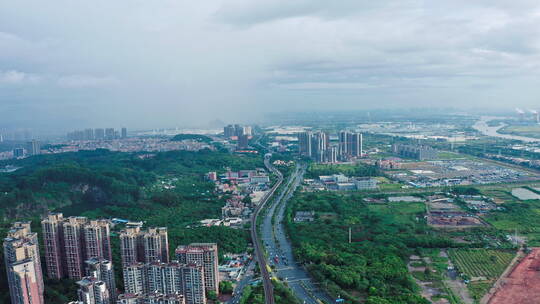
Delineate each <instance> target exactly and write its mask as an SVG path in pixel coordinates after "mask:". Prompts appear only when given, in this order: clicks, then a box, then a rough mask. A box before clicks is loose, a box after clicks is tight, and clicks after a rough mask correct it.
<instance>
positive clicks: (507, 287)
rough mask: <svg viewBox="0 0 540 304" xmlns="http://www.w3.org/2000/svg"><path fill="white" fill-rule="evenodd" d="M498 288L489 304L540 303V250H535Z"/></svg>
mask: <svg viewBox="0 0 540 304" xmlns="http://www.w3.org/2000/svg"><path fill="white" fill-rule="evenodd" d="M496 288H497V291H496V292H495V294H494V295H493V296H492V297H491V299H490V300H489V301H488V303H489V304H509V303H512V304H537V303H540V248H534V249H533V250H532V251H531V253H529V254H528V255H527V256H526V257H525V258H523V260H522V261H521V262H520V263H519V264H518V265H517V266H516V267H515V268H514V269H513V270H512V271H511V272H510V273H509V274H508V276H506V277H505V278H503V279H502V280H501V284H500V286H497V287H496Z"/></svg>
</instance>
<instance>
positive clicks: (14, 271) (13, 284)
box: [3, 222, 45, 304]
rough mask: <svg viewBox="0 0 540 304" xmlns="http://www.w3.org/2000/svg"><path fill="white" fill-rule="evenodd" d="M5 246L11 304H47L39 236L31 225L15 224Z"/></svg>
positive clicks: (26, 223)
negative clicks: (44, 294)
mask: <svg viewBox="0 0 540 304" xmlns="http://www.w3.org/2000/svg"><path fill="white" fill-rule="evenodd" d="M3 245H4V262H5V264H6V271H7V281H8V285H9V293H10V296H11V303H12V304H43V303H45V301H44V298H43V291H44V286H43V274H42V270H41V262H40V257H39V244H38V239H37V233H33V232H32V231H31V229H30V222H16V223H14V224H13V226H12V227H11V229H10V230H9V231H8V235H7V237H6V238H5V239H4V244H3Z"/></svg>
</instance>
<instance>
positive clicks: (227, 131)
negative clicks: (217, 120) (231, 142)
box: [223, 125, 235, 138]
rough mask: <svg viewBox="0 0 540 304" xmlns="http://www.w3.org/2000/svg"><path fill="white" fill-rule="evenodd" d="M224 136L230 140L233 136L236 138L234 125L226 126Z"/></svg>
mask: <svg viewBox="0 0 540 304" xmlns="http://www.w3.org/2000/svg"><path fill="white" fill-rule="evenodd" d="M223 135H224V136H225V137H227V138H230V137H232V136H234V135H235V134H234V126H233V125H228V126H225V127H223Z"/></svg>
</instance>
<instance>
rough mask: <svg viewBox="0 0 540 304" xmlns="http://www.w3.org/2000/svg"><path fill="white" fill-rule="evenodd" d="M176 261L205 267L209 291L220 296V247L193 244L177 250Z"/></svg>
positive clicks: (207, 244) (205, 279)
mask: <svg viewBox="0 0 540 304" xmlns="http://www.w3.org/2000/svg"><path fill="white" fill-rule="evenodd" d="M175 253H176V259H177V260H178V261H179V262H180V263H183V264H196V265H202V266H203V267H204V281H205V287H206V290H207V291H214V292H215V293H216V294H219V270H218V247H217V244H215V243H192V244H189V245H188V246H178V247H177V248H176V251H175Z"/></svg>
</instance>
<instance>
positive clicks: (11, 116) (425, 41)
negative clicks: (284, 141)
mask: <svg viewBox="0 0 540 304" xmlns="http://www.w3.org/2000/svg"><path fill="white" fill-rule="evenodd" d="M539 66H540V3H538V1H525V0H521V1H519V0H518V1H512V2H511V3H509V2H507V1H475V2H474V3H470V1H463V0H458V1H438V2H433V3H430V2H422V1H379V2H376V3H361V2H358V1H352V0H343V1H339V2H332V3H330V2H327V1H320V0H313V1H305V0H299V1H292V2H291V1H281V0H279V1H277V0H276V1H268V0H262V1H256V2H254V1H247V0H234V1H204V2H193V1H172V0H171V1H151V2H148V1H140V0H139V1H127V0H118V1H104V0H98V1H92V2H83V1H68V0H59V1H55V2H54V3H50V2H49V3H41V2H38V1H31V0H21V1H16V2H12V1H5V2H2V3H0V116H1V123H0V128H6V127H11V128H42V129H50V130H66V129H76V128H85V127H106V126H109V125H110V126H115V127H120V126H127V127H128V128H130V129H151V128H163V127H174V126H181V127H182V126H201V125H206V124H208V122H210V121H213V120H216V119H219V120H221V121H223V122H226V123H228V122H234V121H240V122H248V121H263V120H264V119H265V115H267V114H268V113H280V112H286V111H293V112H302V111H308V112H309V111H345V110H370V109H390V108H398V109H401V108H416V107H426V108H429V107H432V108H444V107H454V108H463V109H469V108H486V109H501V110H507V111H509V112H510V111H512V109H514V108H515V107H521V108H524V109H529V108H530V109H539V108H540V102H538V101H539V100H540V98H539V97H540V96H539V93H540V86H538V80H539V78H540V77H539V76H540V69H539V68H538V67H539Z"/></svg>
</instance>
